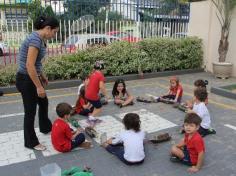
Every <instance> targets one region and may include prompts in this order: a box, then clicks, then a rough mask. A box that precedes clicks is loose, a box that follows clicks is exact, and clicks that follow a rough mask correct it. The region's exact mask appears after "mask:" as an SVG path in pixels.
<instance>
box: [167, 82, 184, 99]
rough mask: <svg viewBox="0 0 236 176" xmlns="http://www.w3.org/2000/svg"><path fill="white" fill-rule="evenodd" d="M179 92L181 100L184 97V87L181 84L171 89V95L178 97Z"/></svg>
mask: <svg viewBox="0 0 236 176" xmlns="http://www.w3.org/2000/svg"><path fill="white" fill-rule="evenodd" d="M178 91H180V92H179V98H181V97H182V96H183V87H182V86H181V85H180V84H179V85H178V86H176V87H171V88H170V94H171V95H176V94H177V92H178Z"/></svg>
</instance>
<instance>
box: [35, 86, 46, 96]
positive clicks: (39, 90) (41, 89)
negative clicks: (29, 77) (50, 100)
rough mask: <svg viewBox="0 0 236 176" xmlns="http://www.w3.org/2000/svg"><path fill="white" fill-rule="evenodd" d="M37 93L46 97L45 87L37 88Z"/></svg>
mask: <svg viewBox="0 0 236 176" xmlns="http://www.w3.org/2000/svg"><path fill="white" fill-rule="evenodd" d="M37 94H38V96H39V97H40V98H45V97H46V92H45V89H44V88H43V87H39V88H37Z"/></svg>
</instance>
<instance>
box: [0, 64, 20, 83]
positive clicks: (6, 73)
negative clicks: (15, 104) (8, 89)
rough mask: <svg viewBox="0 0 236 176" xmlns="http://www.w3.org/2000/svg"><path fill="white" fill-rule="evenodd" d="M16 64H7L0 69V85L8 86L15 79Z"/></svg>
mask: <svg viewBox="0 0 236 176" xmlns="http://www.w3.org/2000/svg"><path fill="white" fill-rule="evenodd" d="M16 70H17V65H15V64H14V65H13V64H11V65H7V66H5V67H3V68H1V69H0V86H9V85H10V84H14V83H15V80H16Z"/></svg>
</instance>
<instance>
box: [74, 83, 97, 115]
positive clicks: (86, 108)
mask: <svg viewBox="0 0 236 176" xmlns="http://www.w3.org/2000/svg"><path fill="white" fill-rule="evenodd" d="M75 111H76V113H78V114H80V115H84V116H88V115H89V114H90V113H92V112H93V106H92V105H91V104H90V103H89V102H88V101H87V100H86V98H85V86H82V87H81V88H80V94H79V98H78V100H77V102H76V106H75Z"/></svg>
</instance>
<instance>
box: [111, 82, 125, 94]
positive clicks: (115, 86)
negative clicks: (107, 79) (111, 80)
mask: <svg viewBox="0 0 236 176" xmlns="http://www.w3.org/2000/svg"><path fill="white" fill-rule="evenodd" d="M120 83H121V84H123V86H124V89H123V90H122V94H123V95H124V94H125V93H126V85H125V81H124V80H123V79H117V80H116V82H115V84H114V86H113V90H112V96H113V97H115V96H117V95H119V92H118V91H117V87H118V84H120Z"/></svg>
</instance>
